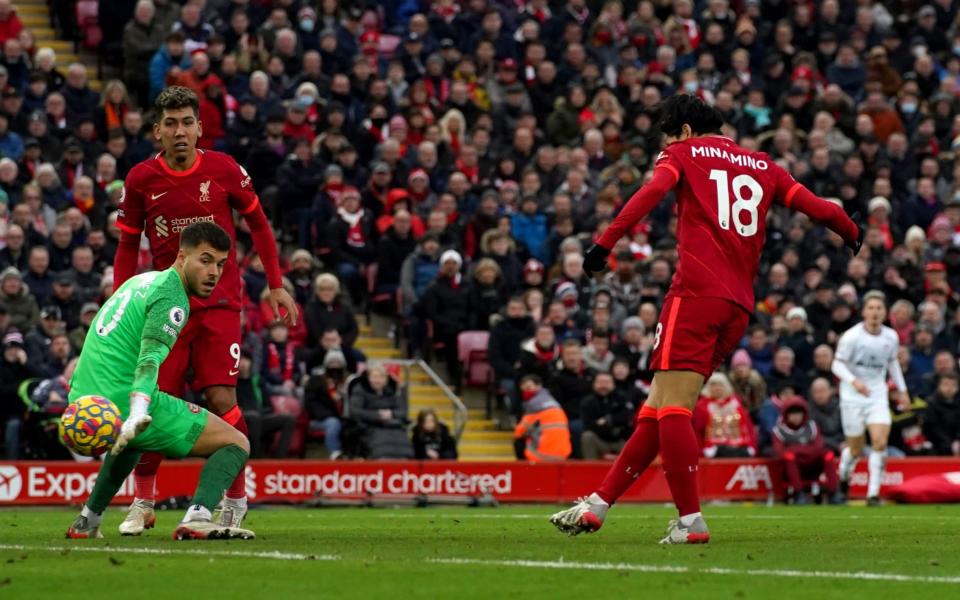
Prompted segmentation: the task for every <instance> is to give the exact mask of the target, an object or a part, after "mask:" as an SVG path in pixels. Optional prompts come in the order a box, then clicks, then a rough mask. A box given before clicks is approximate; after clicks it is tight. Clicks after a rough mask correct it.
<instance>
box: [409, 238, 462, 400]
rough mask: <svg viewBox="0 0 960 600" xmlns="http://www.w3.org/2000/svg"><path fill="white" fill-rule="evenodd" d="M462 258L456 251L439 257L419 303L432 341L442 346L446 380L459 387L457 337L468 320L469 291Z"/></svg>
mask: <svg viewBox="0 0 960 600" xmlns="http://www.w3.org/2000/svg"><path fill="white" fill-rule="evenodd" d="M462 266H463V259H462V258H461V257H460V253H458V252H457V251H456V250H447V251H446V252H444V253H443V254H441V255H440V270H439V271H438V272H437V279H436V280H435V281H434V282H433V283H432V284H431V285H430V287H428V288H427V291H426V292H424V294H423V298H421V299H420V304H421V306H422V308H423V314H424V316H425V317H426V318H427V319H429V320H430V322H431V323H432V325H433V336H432V339H433V341H434V342H435V343H436V342H440V343H442V344H443V354H444V360H445V361H446V363H447V371H448V372H449V374H450V379H449V380H448V381H450V382H452V383H453V384H454V386H455V388H456V389H459V388H460V360H459V357H458V355H457V336H458V335H459V334H460V332H461V331H464V330H465V329H466V328H467V322H468V318H469V312H468V304H469V300H468V291H467V286H465V285H464V282H463V276H462V275H461V274H460V268H461V267H462Z"/></svg>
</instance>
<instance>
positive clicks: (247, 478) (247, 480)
mask: <svg viewBox="0 0 960 600" xmlns="http://www.w3.org/2000/svg"><path fill="white" fill-rule="evenodd" d="M243 473H244V474H243V479H244V484H243V487H244V491H246V493H247V498H256V497H257V473H256V471H254V470H253V467H251V466H250V465H247V466H246V469H245V470H244V472H243Z"/></svg>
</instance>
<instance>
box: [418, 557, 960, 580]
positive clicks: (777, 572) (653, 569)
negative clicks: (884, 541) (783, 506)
mask: <svg viewBox="0 0 960 600" xmlns="http://www.w3.org/2000/svg"><path fill="white" fill-rule="evenodd" d="M429 562H433V563H437V564H442V565H484V566H495V567H519V568H523V569H568V570H581V571H639V572H641V573H690V574H692V575H701V574H702V575H749V576H759V577H797V578H811V579H823V578H828V579H831V578H832V579H857V580H865V581H897V582H907V583H960V577H942V576H936V575H930V576H925V575H901V574H899V573H870V572H867V571H800V570H795V569H728V568H724V567H707V568H702V569H701V568H690V567H674V566H670V565H644V564H632V563H588V562H567V561H563V560H484V559H479V558H432V559H429Z"/></svg>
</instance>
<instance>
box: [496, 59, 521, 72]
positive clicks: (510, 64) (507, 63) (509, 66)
mask: <svg viewBox="0 0 960 600" xmlns="http://www.w3.org/2000/svg"><path fill="white" fill-rule="evenodd" d="M500 68H501V69H502V70H504V71H516V70H517V61H515V60H513V59H512V58H505V59H503V60H501V61H500Z"/></svg>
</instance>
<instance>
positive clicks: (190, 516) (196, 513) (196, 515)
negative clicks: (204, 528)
mask: <svg viewBox="0 0 960 600" xmlns="http://www.w3.org/2000/svg"><path fill="white" fill-rule="evenodd" d="M212 519H213V516H212V515H211V514H210V511H209V510H208V509H207V507H205V506H201V505H199V504H194V505H193V506H191V507H190V508H188V509H187V513H186V514H185V515H183V521H182V522H183V523H189V522H191V521H210V520H212Z"/></svg>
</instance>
